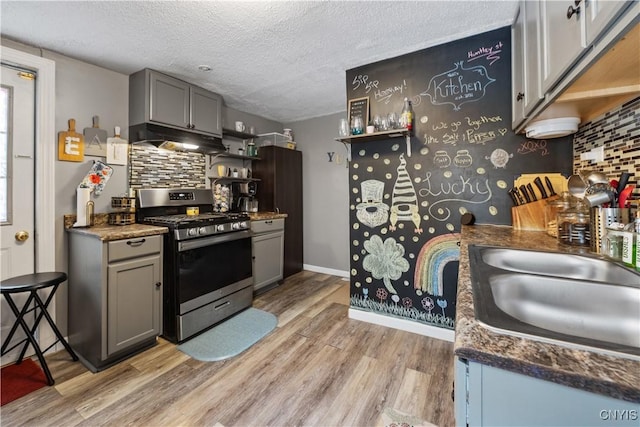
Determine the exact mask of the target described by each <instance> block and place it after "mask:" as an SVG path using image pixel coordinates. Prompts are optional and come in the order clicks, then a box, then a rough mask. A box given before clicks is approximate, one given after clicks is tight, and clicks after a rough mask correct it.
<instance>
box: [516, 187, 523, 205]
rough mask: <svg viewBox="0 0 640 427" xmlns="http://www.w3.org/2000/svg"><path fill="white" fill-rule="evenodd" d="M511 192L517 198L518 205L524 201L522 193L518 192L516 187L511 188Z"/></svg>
mask: <svg viewBox="0 0 640 427" xmlns="http://www.w3.org/2000/svg"><path fill="white" fill-rule="evenodd" d="M513 194H515V195H516V197H517V198H518V204H519V205H524V204H525V203H526V202H525V201H524V197H522V194H520V192H519V191H518V189H517V188H513Z"/></svg>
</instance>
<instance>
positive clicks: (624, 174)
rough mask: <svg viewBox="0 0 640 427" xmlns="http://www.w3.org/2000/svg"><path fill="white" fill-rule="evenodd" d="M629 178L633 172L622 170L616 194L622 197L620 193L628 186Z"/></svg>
mask: <svg viewBox="0 0 640 427" xmlns="http://www.w3.org/2000/svg"><path fill="white" fill-rule="evenodd" d="M629 178H631V174H630V173H629V172H622V173H621V174H620V180H618V188H616V194H618V197H620V193H621V192H622V190H624V188H625V187H626V186H627V183H628V182H629Z"/></svg>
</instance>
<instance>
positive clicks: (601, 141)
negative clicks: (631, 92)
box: [573, 97, 640, 198]
mask: <svg viewBox="0 0 640 427" xmlns="http://www.w3.org/2000/svg"><path fill="white" fill-rule="evenodd" d="M601 146H602V147H604V161H602V162H594V161H589V160H580V154H582V153H587V152H589V151H591V150H592V149H594V148H597V147H601ZM582 169H592V170H598V171H601V172H604V173H605V174H606V175H607V177H608V178H609V179H618V177H619V176H620V173H621V172H629V173H630V174H631V175H632V176H631V179H630V180H629V183H630V184H635V185H636V190H635V191H634V194H635V195H636V196H635V198H638V196H639V195H640V191H639V190H638V188H637V187H638V185H639V184H640V97H637V98H635V99H633V100H631V101H629V102H627V103H626V104H623V105H622V106H621V107H620V108H617V109H615V110H612V111H609V112H607V113H605V114H603V115H602V116H600V117H598V118H597V119H595V120H592V121H590V122H587V123H585V124H583V125H582V126H580V128H579V129H578V132H577V133H576V134H575V135H574V139H573V171H574V173H575V172H577V171H579V170H582Z"/></svg>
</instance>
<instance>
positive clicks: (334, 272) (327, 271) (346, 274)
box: [302, 264, 349, 277]
mask: <svg viewBox="0 0 640 427" xmlns="http://www.w3.org/2000/svg"><path fill="white" fill-rule="evenodd" d="M302 268H303V269H304V270H308V271H313V272H315V273H323V274H331V275H332V276H339V277H349V272H348V271H343V270H336V269H334V268H325V267H318V266H317V265H309V264H303V265H302Z"/></svg>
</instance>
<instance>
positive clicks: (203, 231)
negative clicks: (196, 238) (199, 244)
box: [198, 227, 207, 236]
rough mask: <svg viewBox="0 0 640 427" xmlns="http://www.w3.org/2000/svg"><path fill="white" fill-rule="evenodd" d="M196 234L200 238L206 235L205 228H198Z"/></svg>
mask: <svg viewBox="0 0 640 427" xmlns="http://www.w3.org/2000/svg"><path fill="white" fill-rule="evenodd" d="M198 234H200V235H201V236H202V235H204V234H207V227H200V228H198Z"/></svg>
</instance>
